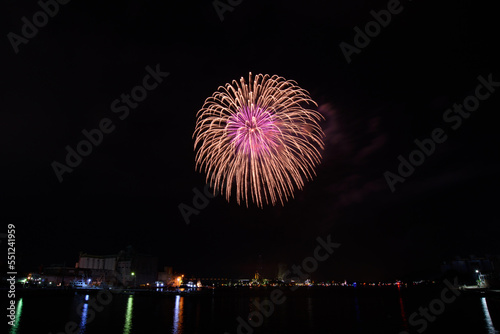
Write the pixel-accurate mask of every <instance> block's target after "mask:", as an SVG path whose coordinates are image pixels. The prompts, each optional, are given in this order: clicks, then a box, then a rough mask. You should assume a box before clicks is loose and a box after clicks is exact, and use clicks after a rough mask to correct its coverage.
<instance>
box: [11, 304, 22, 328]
mask: <svg viewBox="0 0 500 334" xmlns="http://www.w3.org/2000/svg"><path fill="white" fill-rule="evenodd" d="M22 311H23V299H22V298H20V299H19V300H18V302H17V305H16V320H14V326H12V327H11V328H10V334H17V333H18V331H19V322H20V321H21V313H22Z"/></svg>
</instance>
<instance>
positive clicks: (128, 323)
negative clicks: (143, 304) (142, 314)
mask: <svg viewBox="0 0 500 334" xmlns="http://www.w3.org/2000/svg"><path fill="white" fill-rule="evenodd" d="M133 307H134V296H133V295H130V296H128V300H127V310H126V311H125V325H124V326H123V334H130V330H131V329H132V311H133Z"/></svg>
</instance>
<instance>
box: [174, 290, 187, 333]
mask: <svg viewBox="0 0 500 334" xmlns="http://www.w3.org/2000/svg"><path fill="white" fill-rule="evenodd" d="M183 313H184V297H181V296H179V295H177V296H175V308H174V328H173V332H172V333H173V334H182V333H183V328H182V323H183V320H184V319H183V318H184V314H183Z"/></svg>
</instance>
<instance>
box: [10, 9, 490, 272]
mask: <svg viewBox="0 0 500 334" xmlns="http://www.w3.org/2000/svg"><path fill="white" fill-rule="evenodd" d="M236 2H237V1H236ZM387 4H388V1H358V0H356V1H354V0H342V1H335V2H332V1H319V0H318V1H269V0H267V1H261V0H245V1H243V2H242V3H241V4H240V5H237V6H235V7H234V10H233V11H232V12H230V11H227V12H225V13H224V21H222V22H221V21H220V19H219V17H218V15H217V12H216V11H215V9H214V7H213V5H212V1H209V0H205V1H197V2H195V1H175V2H173V1H168V2H166V1H150V0H144V1H139V0H126V1H121V2H116V3H111V2H108V1H106V2H104V3H103V2H102V1H101V2H99V1H77V0H73V1H71V2H69V3H68V4H65V5H60V8H59V13H57V15H55V16H54V17H53V18H50V19H49V22H48V23H47V24H46V25H45V26H44V27H41V28H39V32H38V34H37V35H36V36H35V37H33V38H31V39H29V42H28V43H26V44H21V45H19V52H18V53H17V54H16V53H15V52H14V50H13V47H12V45H11V43H10V41H9V39H8V38H7V34H8V33H9V32H13V33H16V34H21V28H22V25H23V22H22V21H21V18H22V17H23V16H26V17H28V18H29V20H32V16H33V14H34V13H36V12H37V11H39V10H40V6H39V5H38V4H37V3H36V1H26V0H23V1H14V0H8V1H6V2H5V3H4V5H3V9H2V11H1V14H0V16H1V19H0V22H1V23H0V27H1V31H2V33H3V35H4V37H3V42H2V43H1V48H2V49H1V54H2V63H1V64H2V65H1V85H2V91H1V95H0V96H1V101H2V104H1V108H0V109H1V112H0V149H1V153H2V159H1V160H0V170H1V178H0V195H1V199H0V206H1V210H0V214H1V219H2V222H3V223H4V226H5V225H6V224H7V223H14V224H16V227H17V247H16V251H17V257H18V260H19V262H18V265H19V268H20V270H25V271H32V270H36V268H37V267H38V265H40V264H44V265H46V266H47V265H51V264H63V263H65V264H66V265H68V266H74V263H75V262H76V261H77V260H78V253H79V252H80V251H84V252H87V253H91V254H113V253H117V252H118V251H119V250H121V249H123V248H125V247H126V246H128V245H132V246H133V247H134V248H135V249H136V250H137V251H139V252H143V253H150V254H155V255H157V256H158V257H159V264H160V265H170V266H173V267H174V270H175V271H177V272H185V273H187V274H189V275H191V274H192V275H199V276H216V277H228V276H229V277H235V278H237V277H250V276H253V273H254V272H255V270H256V269H257V268H260V267H262V271H263V272H264V274H265V275H266V276H269V277H272V276H274V275H275V274H276V271H277V264H278V263H286V264H288V265H292V264H294V263H295V264H300V263H301V262H302V260H303V259H304V258H305V257H307V256H311V255H312V252H313V250H314V248H315V247H316V244H317V243H316V238H317V237H318V236H321V237H323V238H325V237H326V236H327V235H329V234H330V235H331V236H332V240H333V241H335V242H338V243H341V246H340V247H339V248H338V250H337V251H336V252H335V253H334V254H333V255H332V256H331V257H330V258H329V259H328V261H326V262H324V263H321V264H320V267H319V269H318V271H317V272H315V273H314V274H313V278H315V279H316V280H321V279H335V280H344V279H347V280H373V281H376V280H392V279H398V278H399V279H401V278H405V277H409V278H419V277H421V278H432V277H438V275H439V265H440V263H441V261H443V260H445V259H450V258H453V257H455V256H467V255H470V254H475V255H477V256H480V255H484V254H500V242H498V238H499V232H500V227H499V224H498V189H499V176H498V170H499V167H500V165H499V163H498V161H497V160H498V159H497V157H498V147H499V144H500V140H499V138H498V133H499V131H498V126H499V124H498V121H495V120H496V119H498V118H497V117H496V115H497V113H498V110H499V109H498V101H499V95H500V88H497V92H496V93H493V94H491V96H490V97H489V98H488V99H486V100H485V101H481V102H480V105H479V108H478V109H477V110H476V111H474V112H472V113H471V116H470V117H469V118H468V119H463V123H462V124H461V126H460V127H459V128H457V129H456V130H453V129H452V128H451V126H450V125H452V124H453V123H446V122H445V121H444V120H443V114H444V113H445V111H446V110H447V109H448V108H452V106H453V104H454V103H462V102H463V101H464V99H465V98H466V97H467V96H469V95H473V94H474V92H475V88H476V86H477V85H478V84H479V81H478V79H477V77H478V76H480V75H481V76H483V77H484V78H487V77H488V75H489V74H492V78H493V81H496V82H498V81H500V71H498V65H497V64H498V59H500V58H499V56H500V55H499V52H498V51H496V50H495V48H496V46H497V44H498V17H497V11H495V10H494V9H493V7H491V6H492V5H491V4H487V5H483V4H481V3H477V2H474V1H464V0H459V1H444V2H440V3H439V4H436V2H432V1H420V0H419V1H412V2H410V1H408V0H406V1H401V6H402V8H403V10H402V11H401V13H399V14H397V15H393V16H392V19H391V22H390V24H389V25H388V26H387V27H385V28H382V29H381V32H380V33H379V34H378V35H377V36H375V37H373V38H372V39H371V41H370V43H369V45H368V46H367V47H365V48H363V49H362V50H361V51H360V52H359V54H352V62H351V63H350V64H348V62H347V61H346V58H345V57H344V55H343V53H342V50H341V48H340V47H339V44H340V43H341V42H346V43H349V44H351V45H354V41H353V39H354V36H355V34H356V32H355V31H354V27H356V26H358V27H360V28H361V29H364V27H365V24H366V23H367V22H369V21H372V20H373V17H372V16H371V15H370V11H371V10H375V11H380V10H382V9H386V8H387ZM157 64H160V65H159V67H160V69H161V70H162V71H164V72H169V73H170V74H169V76H168V77H166V78H165V79H164V80H163V82H162V83H161V84H159V85H158V87H157V88H156V89H154V90H152V91H150V92H148V96H147V98H146V99H145V100H144V101H142V102H140V103H139V105H138V106H137V107H136V108H135V109H131V110H130V115H129V116H128V117H126V118H125V119H123V120H121V119H120V118H119V116H120V114H119V113H114V112H113V111H112V110H111V107H110V105H111V103H112V102H113V101H114V100H115V99H117V98H120V95H121V94H123V93H124V94H130V91H131V89H132V88H133V87H135V86H136V85H139V84H141V83H142V80H143V78H144V76H145V75H146V74H147V71H146V70H145V68H146V66H150V67H152V68H155V66H156V65H157ZM248 72H252V73H254V74H257V73H267V74H270V75H273V74H278V75H280V76H283V77H285V78H286V79H290V80H295V81H296V82H297V83H298V85H299V86H301V87H302V88H304V89H306V90H308V91H309V92H310V94H311V97H312V98H313V99H314V100H315V101H316V102H317V103H318V105H319V108H318V110H319V111H320V112H321V113H322V114H323V115H324V116H325V118H326V120H325V121H324V122H322V123H321V126H322V128H323V131H324V132H325V135H326V137H325V144H326V147H325V150H324V152H323V161H322V163H321V165H320V166H318V168H317V169H316V171H317V177H316V178H315V179H314V180H313V181H311V182H308V183H307V184H306V187H305V188H304V189H303V190H301V191H297V192H296V193H295V198H294V199H293V200H291V201H289V202H287V203H286V204H285V206H283V207H282V206H276V207H266V208H264V209H259V208H257V207H255V206H253V205H251V206H250V207H249V208H246V207H245V206H238V205H237V204H236V201H235V200H234V198H233V200H232V201H231V202H229V203H228V202H227V201H226V200H225V199H224V198H222V197H216V198H214V199H212V200H210V203H209V205H208V206H207V207H206V208H205V209H203V210H201V212H200V213H199V214H198V215H193V216H191V219H190V220H191V223H190V224H189V225H187V224H186V223H185V221H184V219H183V217H182V215H181V213H180V211H179V208H178V206H179V204H181V203H185V204H186V205H190V206H192V200H193V196H194V194H193V192H192V189H193V188H198V189H203V187H204V185H205V175H204V174H202V173H199V172H195V168H194V167H195V161H194V156H195V153H194V150H193V144H194V140H193V138H192V135H193V131H194V126H195V121H196V113H197V111H198V110H199V109H200V108H201V107H202V105H203V102H204V101H205V99H206V98H207V97H209V96H210V95H211V94H212V93H213V92H214V91H215V90H216V89H217V87H218V86H219V85H224V84H225V83H227V82H230V81H232V80H233V79H237V80H238V79H239V78H240V77H241V76H244V77H248ZM484 92H485V91H484ZM103 118H109V119H110V120H111V121H112V122H113V125H114V126H115V127H116V128H115V130H114V131H113V132H112V133H110V134H105V135H104V138H103V140H102V143H101V144H100V145H99V146H98V147H94V148H93V151H92V153H91V154H90V155H89V156H87V157H84V158H83V160H82V162H81V164H80V165H79V166H77V167H76V168H74V170H73V171H72V172H71V173H65V174H64V175H63V178H64V180H63V182H62V183H60V182H59V181H58V179H57V177H56V175H55V173H54V171H53V169H52V167H51V164H52V163H53V161H58V162H61V163H64V160H65V157H66V154H67V152H66V150H65V147H66V146H67V145H69V146H71V147H72V148H75V147H76V145H77V144H78V142H79V141H81V140H82V139H84V137H83V135H82V130H84V129H86V130H89V131H90V130H91V129H94V128H97V127H98V126H99V122H100V121H101V119H103ZM435 128H442V129H443V130H444V131H445V133H446V135H447V140H446V141H445V142H444V143H441V144H436V149H435V152H434V153H433V154H432V155H431V156H429V157H426V159H425V162H424V163H423V164H422V165H421V166H418V167H416V168H415V172H414V173H413V174H412V175H410V176H409V177H408V178H407V179H406V181H405V182H404V183H397V184H396V186H395V191H394V192H391V190H390V188H389V186H388V184H387V182H386V180H385V178H384V172H386V171H391V172H393V173H397V169H398V164H399V161H398V156H399V155H402V156H403V157H406V158H408V155H409V154H410V152H412V151H413V150H414V149H415V148H416V146H415V144H414V140H415V139H419V140H424V139H426V138H429V137H430V136H431V132H432V131H433V129H435ZM4 229H6V228H5V227H4Z"/></svg>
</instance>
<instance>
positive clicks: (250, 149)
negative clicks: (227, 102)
mask: <svg viewBox="0 0 500 334" xmlns="http://www.w3.org/2000/svg"><path fill="white" fill-rule="evenodd" d="M226 129H227V135H228V137H229V138H230V139H231V142H232V143H233V144H234V148H235V150H236V151H237V152H241V153H243V154H251V155H254V156H259V155H260V154H261V153H266V154H271V153H273V152H276V149H277V148H278V147H279V146H280V139H279V137H280V129H279V127H278V125H277V122H276V121H275V120H274V119H273V116H272V114H271V113H269V112H267V111H265V110H264V109H262V108H260V107H258V106H256V107H254V106H251V107H243V108H241V109H240V110H239V111H238V113H237V114H235V115H234V116H231V118H230V119H229V122H228V123H227V128H226Z"/></svg>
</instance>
